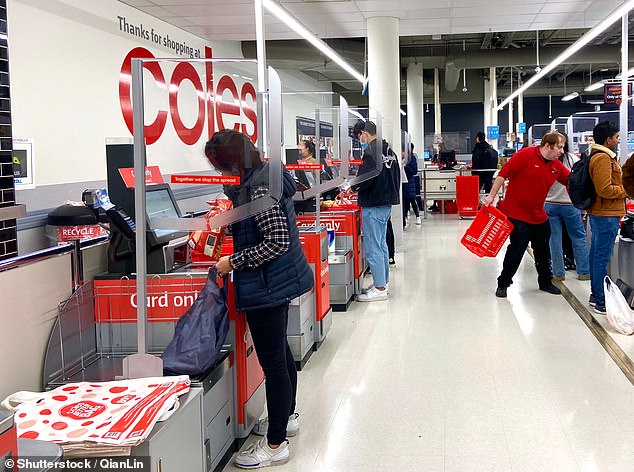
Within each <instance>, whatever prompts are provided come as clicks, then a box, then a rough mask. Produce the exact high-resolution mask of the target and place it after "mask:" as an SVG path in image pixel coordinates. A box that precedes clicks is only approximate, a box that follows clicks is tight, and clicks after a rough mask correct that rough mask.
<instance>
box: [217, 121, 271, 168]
mask: <svg viewBox="0 0 634 472" xmlns="http://www.w3.org/2000/svg"><path fill="white" fill-rule="evenodd" d="M205 156H207V159H208V160H209V162H210V163H211V164H212V165H213V166H214V167H216V168H218V169H219V170H221V171H222V170H226V171H230V172H235V173H239V174H240V175H242V174H243V173H244V170H245V169H250V168H252V167H256V166H258V165H260V164H261V163H262V159H261V158H260V152H259V151H258V150H257V148H256V147H255V145H254V144H253V143H252V142H251V140H250V139H249V137H248V136H247V135H246V134H244V133H240V132H239V131H235V130H232V129H223V130H222V131H218V132H216V133H214V134H213V136H212V137H211V139H210V140H209V141H208V142H207V144H205Z"/></svg>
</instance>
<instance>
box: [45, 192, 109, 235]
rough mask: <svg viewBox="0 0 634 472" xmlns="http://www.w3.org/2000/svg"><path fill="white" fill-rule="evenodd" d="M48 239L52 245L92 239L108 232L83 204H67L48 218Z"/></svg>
mask: <svg viewBox="0 0 634 472" xmlns="http://www.w3.org/2000/svg"><path fill="white" fill-rule="evenodd" d="M46 223H47V224H46V237H47V238H48V239H49V240H50V241H51V245H55V244H60V243H66V242H68V241H70V240H72V239H90V238H95V237H97V236H102V235H104V234H106V233H107V231H106V230H105V229H104V228H102V227H101V226H99V225H98V224H97V218H96V217H95V215H94V213H93V212H92V210H90V208H88V207H87V206H86V205H84V204H83V203H72V202H66V203H65V204H64V205H61V206H58V207H57V208H55V209H54V210H53V211H51V212H50V213H49V214H48V216H47V221H46Z"/></svg>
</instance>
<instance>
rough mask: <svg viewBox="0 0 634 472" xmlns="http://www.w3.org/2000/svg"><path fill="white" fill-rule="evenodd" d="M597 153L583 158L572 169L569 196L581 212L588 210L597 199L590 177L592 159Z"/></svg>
mask: <svg viewBox="0 0 634 472" xmlns="http://www.w3.org/2000/svg"><path fill="white" fill-rule="evenodd" d="M594 154H596V153H592V154H590V155H589V156H583V157H582V158H581V159H580V160H579V161H577V162H575V163H574V165H573V166H572V169H570V176H569V177H568V195H569V196H570V201H571V202H572V204H573V205H574V206H575V207H576V208H579V209H580V210H587V209H588V208H590V207H591V206H592V204H593V203H594V200H595V199H596V196H597V192H596V190H595V188H594V182H592V178H591V177H590V159H591V158H592V156H593V155H594Z"/></svg>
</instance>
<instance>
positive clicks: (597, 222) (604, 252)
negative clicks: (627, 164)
mask: <svg viewBox="0 0 634 472" xmlns="http://www.w3.org/2000/svg"><path fill="white" fill-rule="evenodd" d="M592 136H593V138H594V143H595V144H593V145H592V148H591V154H590V166H589V170H590V178H591V179H592V183H593V184H594V189H595V191H596V194H597V195H596V199H595V201H594V203H593V204H592V206H591V207H590V208H588V210H587V211H588V216H589V219H590V230H591V233H592V238H591V241H590V287H591V291H590V300H588V304H589V305H590V306H594V311H595V312H596V313H599V314H602V315H605V314H606V309H605V294H604V292H603V279H604V278H605V276H606V275H607V273H608V264H609V263H610V259H611V258H612V253H613V250H614V240H615V239H616V235H617V233H618V231H619V222H620V221H621V217H623V216H624V215H625V198H626V197H627V196H628V195H627V192H626V191H625V189H624V188H623V184H622V181H621V176H622V171H621V166H620V165H619V161H618V160H617V159H616V149H617V147H618V145H619V129H618V128H617V127H616V125H615V124H614V123H612V122H611V121H601V122H599V123H597V125H596V126H595V127H594V129H593V130H592Z"/></svg>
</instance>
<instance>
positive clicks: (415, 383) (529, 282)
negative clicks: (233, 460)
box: [225, 215, 634, 472]
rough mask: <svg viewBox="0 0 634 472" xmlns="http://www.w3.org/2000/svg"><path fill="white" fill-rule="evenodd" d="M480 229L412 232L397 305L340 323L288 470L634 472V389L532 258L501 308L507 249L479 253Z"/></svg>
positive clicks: (306, 392)
mask: <svg viewBox="0 0 634 472" xmlns="http://www.w3.org/2000/svg"><path fill="white" fill-rule="evenodd" d="M469 224H470V221H468V220H463V221H461V220H458V218H457V216H456V215H434V216H430V217H429V218H428V219H427V220H426V221H425V222H424V224H423V227H422V228H421V229H420V230H416V231H408V232H407V233H406V234H405V244H406V249H405V253H404V254H398V255H397V262H398V268H397V269H395V270H393V271H391V274H390V280H391V281H390V290H391V292H392V295H391V297H390V299H389V300H388V301H387V302H381V303H367V304H361V303H356V302H354V303H352V305H351V306H350V308H349V310H348V311H347V312H345V313H333V326H332V330H331V332H330V333H329V334H328V337H327V338H326V340H325V341H324V343H323V344H322V346H321V348H320V349H319V350H318V351H317V352H316V353H314V354H313V356H312V358H311V359H310V361H309V362H308V364H306V366H305V367H304V369H303V370H302V371H301V372H300V373H299V392H298V400H297V403H298V409H299V411H300V412H301V415H302V416H301V432H300V433H299V435H298V436H296V437H294V438H291V455H292V456H291V461H290V462H289V463H288V464H287V465H285V466H281V467H277V468H275V470H276V471H281V472H283V471H299V470H301V471H302V472H304V471H306V472H309V471H314V472H338V471H341V472H344V471H345V472H355V471H359V472H374V471H381V472H388V471H390V472H392V471H394V472H409V471H416V472H418V471H430V472H440V471H444V472H460V471H465V472H479V471H482V472H496V471H501V472H506V471H508V472H541V471H553V472H555V471H556V472H577V471H582V472H586V471H588V472H590V471H592V472H621V471H626V470H634V387H632V385H631V384H630V383H629V382H628V381H627V379H626V378H625V376H624V375H623V374H622V372H621V371H620V370H619V369H618V367H617V366H616V365H615V364H614V362H613V361H612V359H611V358H610V357H609V356H608V355H607V354H606V353H605V351H604V350H603V348H602V347H601V346H600V344H599V343H598V342H597V340H596V339H595V338H594V336H593V335H592V334H591V333H590V332H589V330H588V329H587V327H586V326H585V325H584V323H583V322H582V321H581V320H580V319H579V317H578V316H577V314H576V313H575V312H574V311H573V310H572V309H571V308H570V306H569V305H568V304H567V303H566V301H565V300H564V298H563V297H560V296H552V295H549V294H545V293H543V292H540V291H539V290H538V289H537V274H536V272H535V267H534V264H533V261H532V259H530V258H529V257H528V256H525V257H524V261H523V262H522V265H521V266H520V269H519V271H518V273H517V275H516V276H515V278H514V284H513V285H512V286H511V287H510V288H509V292H508V293H509V295H508V298H507V299H498V298H496V297H495V295H494V293H495V287H496V277H497V276H498V275H499V272H500V270H501V264H502V259H503V254H504V250H503V251H502V253H501V254H500V255H499V256H498V257H497V258H494V259H491V258H485V259H479V258H477V257H476V256H474V255H472V254H470V253H468V252H467V251H466V249H464V248H463V247H462V246H461V245H460V243H459V239H460V237H461V236H462V234H463V233H464V231H465V230H466V228H467V227H468V225H469ZM370 283H372V280H371V277H367V278H366V279H365V285H369V284H370ZM566 283H568V280H567V281H566ZM569 285H570V286H571V287H572V289H573V291H575V293H577V294H578V296H583V297H587V295H584V293H583V291H584V290H585V291H587V290H588V284H587V283H585V285H584V284H583V283H576V281H571V282H570V284H569ZM632 344H633V345H634V343H632ZM632 353H633V355H634V350H633V351H632ZM225 470H235V469H234V467H233V466H231V465H228V466H227V468H226V469H225Z"/></svg>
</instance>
